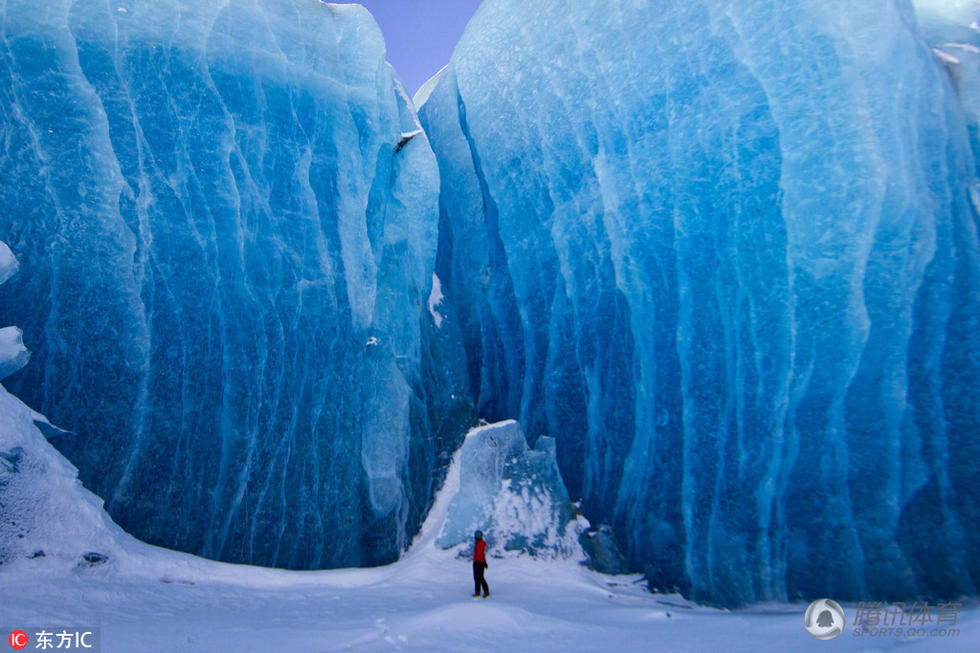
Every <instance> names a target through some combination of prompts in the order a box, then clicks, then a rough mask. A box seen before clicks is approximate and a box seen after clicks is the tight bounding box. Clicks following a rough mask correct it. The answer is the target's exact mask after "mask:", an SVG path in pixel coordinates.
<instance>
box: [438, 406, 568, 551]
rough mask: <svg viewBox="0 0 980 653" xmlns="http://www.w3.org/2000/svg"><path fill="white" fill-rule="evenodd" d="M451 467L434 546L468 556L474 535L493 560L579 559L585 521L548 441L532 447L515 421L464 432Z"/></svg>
mask: <svg viewBox="0 0 980 653" xmlns="http://www.w3.org/2000/svg"><path fill="white" fill-rule="evenodd" d="M455 464H456V465H457V466H458V469H457V470H450V476H449V477H448V478H447V482H446V485H445V486H444V491H454V492H453V494H452V498H451V500H450V503H449V507H448V510H447V512H446V517H445V521H444V522H443V524H442V527H441V529H440V532H439V535H438V538H437V539H436V544H438V545H439V546H440V547H442V548H444V549H451V548H453V547H457V546H459V545H463V546H462V547H461V548H460V553H461V554H462V555H468V554H470V553H472V549H471V548H470V546H469V545H471V544H472V541H473V533H474V531H477V530H480V531H483V533H484V536H485V539H486V541H487V547H488V551H489V552H490V553H491V554H492V555H494V556H497V557H500V556H505V555H515V554H516V555H519V554H529V555H533V556H538V557H572V556H578V557H583V554H582V550H581V548H579V546H578V539H577V538H578V535H579V531H580V530H582V529H583V528H584V527H586V526H587V523H585V522H584V520H583V521H582V522H579V521H578V520H577V519H576V515H575V510H574V508H573V506H572V503H571V501H570V500H569V498H568V491H567V490H566V489H565V483H564V481H563V480H562V477H561V472H560V471H559V470H558V460H557V457H556V455H555V441H554V439H553V438H550V437H547V436H541V437H539V438H538V439H537V442H535V445H534V449H530V448H528V446H527V439H526V438H525V436H524V432H523V431H522V430H521V426H520V424H518V423H517V422H515V421H513V420H507V421H504V422H500V423H497V424H489V425H486V426H480V427H478V428H475V429H473V430H472V431H470V432H469V433H467V435H466V439H465V440H464V441H463V444H462V445H461V446H460V448H459V452H458V453H457V457H456V463H455ZM454 472H455V474H457V475H458V479H453V478H452V475H453V473H454Z"/></svg>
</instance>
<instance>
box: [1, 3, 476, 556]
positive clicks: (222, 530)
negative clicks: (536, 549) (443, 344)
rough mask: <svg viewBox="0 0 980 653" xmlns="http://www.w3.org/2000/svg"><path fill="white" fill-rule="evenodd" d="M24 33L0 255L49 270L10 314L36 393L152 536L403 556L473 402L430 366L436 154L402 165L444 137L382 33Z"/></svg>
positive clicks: (130, 17)
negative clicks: (432, 131) (8, 253)
mask: <svg viewBox="0 0 980 653" xmlns="http://www.w3.org/2000/svg"><path fill="white" fill-rule="evenodd" d="M3 13H4V20H3V23H2V26H0V30H2V39H0V133H3V134H4V139H3V150H2V152H0V176H2V180H3V182H2V184H0V215H2V216H3V220H2V222H0V238H3V239H5V240H7V242H9V243H10V245H11V246H12V247H13V248H14V249H15V250H16V251H17V252H18V256H19V257H20V260H21V263H22V266H23V275H22V277H21V278H20V279H19V280H18V282H17V283H16V284H8V286H5V287H4V289H3V290H2V291H0V292H2V294H0V299H2V300H3V301H4V304H5V305H6V306H10V307H11V310H10V311H9V312H8V313H6V314H5V315H8V316H9V317H11V319H12V321H14V322H16V323H17V324H19V325H20V326H21V327H23V329H24V332H25V333H27V334H28V342H29V343H30V344H31V346H32V349H33V350H34V351H35V356H36V359H35V362H34V364H33V365H30V366H28V367H27V368H26V369H25V370H24V371H22V372H21V373H19V374H18V375H17V376H16V377H13V378H11V379H10V380H9V381H10V388H11V390H12V391H14V392H16V393H17V394H18V395H19V396H20V397H22V398H23V399H24V400H25V401H26V402H27V403H29V404H31V405H34V406H37V407H39V408H42V409H43V410H44V411H45V412H46V413H47V414H49V415H50V416H51V417H52V420H54V421H56V423H58V424H60V425H63V426H64V427H65V428H67V429H70V430H71V431H73V432H74V435H72V436H71V437H62V438H55V440H53V442H55V443H56V444H57V445H58V446H59V448H60V449H61V450H62V452H63V453H65V454H66V456H67V457H68V458H69V459H70V460H71V461H72V462H73V463H74V464H75V465H77V466H78V468H79V470H80V476H81V478H82V479H83V480H84V481H85V483H86V484H87V485H88V486H89V487H90V488H92V489H93V490H94V491H95V492H97V493H98V494H99V495H100V496H102V497H103V498H105V499H106V502H107V508H108V509H109V511H110V513H111V514H112V516H113V517H114V518H115V519H116V520H117V521H118V522H119V523H120V524H121V525H122V526H123V527H124V528H126V529H127V530H129V531H130V532H132V533H133V534H134V535H137V536H138V537H141V538H143V539H146V540H149V541H151V542H154V543H157V544H162V545H165V546H168V547H171V548H176V549H181V550H185V551H192V552H195V553H200V554H203V555H206V556H210V557H216V558H221V559H224V560H230V561H245V562H251V563H258V564H270V565H279V566H286V567H325V566H338V565H356V564H362V563H364V564H369V563H377V562H382V561H390V560H392V559H394V557H396V556H397V554H398V552H399V551H400V549H401V548H403V547H404V546H405V545H406V544H407V542H408V541H409V539H410V537H411V535H412V533H413V532H414V531H415V530H416V529H417V527H418V524H419V522H420V520H421V516H422V514H423V511H424V510H425V509H426V507H427V505H428V502H429V501H430V498H431V496H432V492H433V483H434V481H435V478H436V477H437V476H438V469H439V462H438V461H439V460H440V459H439V458H438V456H439V454H440V453H441V452H442V451H441V450H440V449H438V447H444V448H445V451H451V450H452V447H453V445H454V441H453V438H454V437H455V436H461V433H462V430H465V429H460V430H458V431H457V432H456V433H455V434H454V432H453V426H454V422H453V421H452V420H451V419H446V416H447V412H446V410H443V409H444V408H446V407H448V408H449V409H452V407H454V406H455V407H460V406H463V404H464V400H463V399H456V397H465V390H462V391H459V392H453V390H452V389H451V388H441V387H440V386H439V383H440V381H439V379H440V376H439V374H440V373H439V372H433V371H432V369H431V365H430V363H428V362H427V357H431V356H432V355H433V352H434V351H435V350H436V349H437V347H438V343H430V342H429V341H428V340H427V338H428V337H429V336H428V335H427V333H428V331H429V330H430V329H432V326H431V320H430V319H429V315H428V312H427V311H426V310H425V309H424V306H423V302H424V301H425V300H424V298H425V297H427V295H428V293H429V290H430V284H431V279H432V272H433V257H434V252H435V246H436V240H435V239H436V233H435V232H436V226H437V220H438V207H437V192H438V177H437V174H438V173H437V169H436V163H435V160H434V158H433V155H432V153H431V150H430V149H429V146H428V144H427V141H426V139H425V137H424V136H422V135H416V136H415V137H414V138H412V139H411V140H410V142H407V143H405V144H404V145H403V147H402V148H401V149H400V150H399V151H398V152H397V154H396V146H397V145H398V143H399V141H400V140H401V139H402V137H403V134H405V133H411V132H415V131H416V130H417V129H418V128H419V125H418V122H417V120H416V118H415V115H414V110H413V109H412V107H411V103H410V100H409V99H408V96H407V94H406V93H405V91H404V89H403V88H401V84H400V82H399V81H398V80H397V78H396V76H395V75H394V73H393V71H392V70H391V68H390V66H388V65H387V64H386V63H385V61H384V44H383V41H382V37H381V34H380V32H379V30H378V28H377V26H376V25H375V24H374V22H373V20H372V19H371V18H370V16H369V15H368V13H367V12H366V11H365V10H364V9H363V8H360V7H354V6H333V5H326V4H322V3H318V2H315V1H313V0H264V1H262V2H257V1H253V0H231V1H227V2H220V3H217V2H216V3H207V2H187V1H176V0H167V1H161V2H141V1H134V0H120V1H119V2H113V3H91V2H69V1H67V0H53V1H51V2H44V3H41V4H38V3H36V2H27V1H22V0H13V1H9V2H6V3H5V4H4V12H3ZM408 170H410V172H406V171H408ZM14 286H15V287H14ZM371 337H373V338H376V339H377V341H378V342H379V343H381V344H380V345H379V346H376V347H365V345H364V343H365V342H366V341H368V339H369V338H371ZM447 365H448V363H447ZM444 367H446V366H443V368H444ZM443 368H440V369H443ZM423 376H425V377H426V379H427V380H428V382H429V383H428V385H426V387H424V388H423V382H422V377H423ZM442 389H445V392H442V391H441V390H442ZM430 391H431V392H433V393H434V394H438V395H439V396H440V397H451V398H452V399H444V400H442V401H441V403H437V402H426V401H425V397H424V395H425V393H426V392H430ZM426 403H427V404H428V405H429V406H430V408H426V407H425V405H426ZM465 412H466V411H465V410H464V409H461V414H463V413H465ZM463 426H465V425H463ZM437 428H439V429H441V431H440V433H441V434H442V435H441V436H440V437H442V438H443V439H441V440H440V439H438V438H437V439H436V440H435V441H434V440H433V438H432V434H433V432H434V431H435V430H436V429H437ZM457 439H458V438H457ZM433 469H435V470H436V473H435V474H434V473H433Z"/></svg>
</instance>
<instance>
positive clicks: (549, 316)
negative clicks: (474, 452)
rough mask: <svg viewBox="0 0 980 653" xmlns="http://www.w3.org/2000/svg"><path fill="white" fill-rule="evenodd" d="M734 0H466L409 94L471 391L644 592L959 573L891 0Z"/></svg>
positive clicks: (945, 168) (942, 79) (954, 147)
mask: <svg viewBox="0 0 980 653" xmlns="http://www.w3.org/2000/svg"><path fill="white" fill-rule="evenodd" d="M776 5H778V6H776ZM761 7H762V5H761V4H760V3H758V2H750V1H748V0H745V1H742V0H727V1H724V0H723V1H720V2H687V1H684V2H681V1H671V0H666V1H664V2H656V3H651V2H623V3H605V2H582V3H575V5H574V8H569V6H567V5H565V4H559V3H552V4H547V3H524V2H521V1H519V0H487V1H486V2H484V4H483V5H482V6H481V7H480V10H479V11H478V12H477V14H476V16H475V17H474V18H473V20H472V21H471V22H470V24H469V26H468V28H467V30H466V33H465V34H464V36H463V39H462V41H461V42H460V44H459V46H458V47H457V49H456V51H455V53H454V56H453V59H452V61H451V62H450V64H449V66H448V67H447V69H446V70H445V71H443V72H441V73H440V77H439V79H438V80H436V81H434V82H432V83H430V84H427V85H426V86H425V87H424V89H425V93H422V94H420V95H419V96H418V97H419V99H420V100H422V99H425V104H424V105H423V106H422V107H421V109H420V118H421V120H422V123H423V125H424V127H425V128H426V132H427V134H428V136H429V139H430V141H431V142H432V144H433V149H434V150H435V151H436V155H437V157H438V159H439V163H440V171H441V181H442V186H443V194H442V198H441V202H442V210H443V212H444V215H445V218H444V224H445V227H446V233H445V235H442V234H441V240H442V241H443V242H445V243H447V244H449V245H450V246H449V247H446V248H444V249H442V250H440V259H439V261H438V262H437V273H438V275H439V278H440V279H442V280H443V281H444V288H445V289H447V297H448V298H449V299H450V300H451V301H452V302H454V304H455V305H456V306H457V307H459V308H460V313H459V320H460V324H461V326H462V329H463V333H464V337H465V338H466V346H467V355H468V364H469V377H470V383H471V386H472V387H473V388H474V392H475V393H476V395H477V402H478V409H479V410H480V412H481V414H482V415H483V416H484V417H486V418H487V419H491V420H495V419H503V418H510V417H518V418H519V419H520V422H521V424H522V425H523V427H524V430H525V431H526V432H528V433H531V434H536V433H549V434H553V435H554V436H555V437H556V438H557V439H558V456H559V462H560V465H561V470H562V475H563V476H564V478H565V482H566V484H567V485H568V488H569V493H570V495H571V496H572V498H573V499H574V498H578V497H582V498H583V508H584V510H585V513H586V516H588V517H590V518H591V519H592V520H593V521H600V520H602V519H609V516H614V525H615V528H616V531H617V533H618V535H619V536H620V537H621V538H623V540H624V542H625V544H626V549H627V550H628V553H629V557H630V560H631V564H632V565H633V566H634V567H635V568H638V569H643V570H645V571H646V572H647V573H648V576H649V577H650V578H651V580H652V581H653V582H654V584H656V585H658V586H660V587H663V588H674V587H676V588H681V589H682V590H684V591H685V592H687V593H688V594H689V595H690V596H693V597H696V598H700V599H704V600H710V601H717V602H720V603H723V604H727V605H734V604H739V603H742V602H746V601H754V600H767V599H776V598H783V597H787V596H789V597H794V596H835V597H851V598H866V597H868V596H873V597H877V598H881V597H909V596H919V595H921V594H933V595H940V596H956V595H959V594H960V593H962V592H973V591H975V590H976V587H977V585H978V584H980V566H978V562H977V561H978V560H980V532H978V530H977V528H976V524H977V523H978V522H980V496H978V493H977V487H980V478H978V470H980V465H978V463H977V460H980V443H978V437H977V434H978V433H980V413H978V406H980V267H978V261H980V256H978V244H977V214H976V211H975V209H974V208H973V206H971V203H970V200H969V188H970V186H971V184H973V183H974V173H973V161H972V157H971V154H970V148H969V141H968V138H967V132H966V130H965V129H964V123H963V120H962V113H961V109H960V106H959V103H958V97H957V95H956V92H955V90H954V88H953V86H952V85H951V84H950V81H949V78H948V77H947V75H946V73H945V72H944V71H943V69H942V67H941V65H940V63H939V61H938V60H937V58H936V57H935V56H934V55H933V53H932V51H931V49H930V48H929V46H928V45H927V44H926V43H925V42H924V41H923V40H922V39H921V37H920V33H919V30H918V27H917V26H916V23H915V15H914V13H913V9H912V5H911V4H910V3H908V2H899V3H887V5H886V6H883V5H882V3H880V2H877V1H875V0H861V1H857V2H855V1H853V0H847V1H844V0H840V1H832V2H820V3H815V2H809V1H806V2H804V1H796V0H794V1H792V2H786V3H768V4H767V5H766V8H765V9H762V8H761ZM597 517H598V518H599V519H596V518H597Z"/></svg>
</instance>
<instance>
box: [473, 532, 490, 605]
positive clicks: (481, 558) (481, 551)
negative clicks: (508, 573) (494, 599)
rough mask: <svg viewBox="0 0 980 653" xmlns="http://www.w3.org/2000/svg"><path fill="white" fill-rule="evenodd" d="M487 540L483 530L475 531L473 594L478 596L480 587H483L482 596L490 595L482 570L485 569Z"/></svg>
mask: <svg viewBox="0 0 980 653" xmlns="http://www.w3.org/2000/svg"><path fill="white" fill-rule="evenodd" d="M487 567H488V565H487V542H486V540H484V539H483V531H477V532H476V544H475V545H474V546H473V583H474V590H473V596H474V597H477V596H480V588H481V587H482V588H483V598H487V597H488V596H490V587H489V586H487V581H486V579H484V578H483V572H484V571H485V570H486V569H487Z"/></svg>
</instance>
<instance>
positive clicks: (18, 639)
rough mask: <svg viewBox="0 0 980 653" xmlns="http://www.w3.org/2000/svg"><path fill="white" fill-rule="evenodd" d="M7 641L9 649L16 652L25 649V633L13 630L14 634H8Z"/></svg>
mask: <svg viewBox="0 0 980 653" xmlns="http://www.w3.org/2000/svg"><path fill="white" fill-rule="evenodd" d="M7 641H8V642H10V648H13V649H16V650H18V651H19V650H20V649H22V648H27V642H28V638H27V633H25V632H24V631H23V630H15V631H14V632H12V633H10V637H8V638H7Z"/></svg>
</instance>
